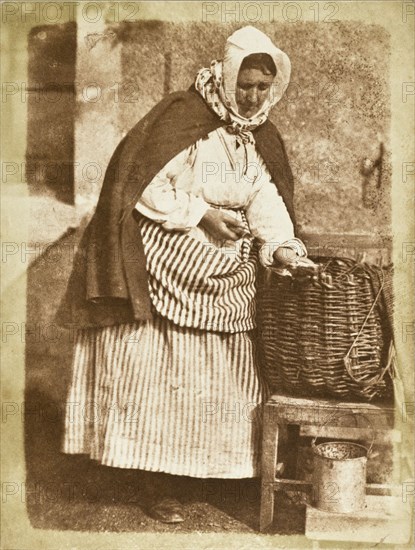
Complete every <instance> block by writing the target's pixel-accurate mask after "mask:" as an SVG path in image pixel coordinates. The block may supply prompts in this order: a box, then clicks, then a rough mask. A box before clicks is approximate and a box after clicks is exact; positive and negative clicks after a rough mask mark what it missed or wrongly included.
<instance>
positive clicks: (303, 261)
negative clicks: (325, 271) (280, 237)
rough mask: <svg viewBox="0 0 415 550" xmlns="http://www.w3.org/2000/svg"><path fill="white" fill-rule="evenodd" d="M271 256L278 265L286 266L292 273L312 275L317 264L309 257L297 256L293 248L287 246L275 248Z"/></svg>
mask: <svg viewBox="0 0 415 550" xmlns="http://www.w3.org/2000/svg"><path fill="white" fill-rule="evenodd" d="M273 257H274V261H275V263H276V264H277V265H278V267H286V268H287V269H289V270H290V271H291V272H292V273H293V274H294V273H295V274H299V275H312V274H313V273H315V271H316V270H317V269H318V266H317V265H316V264H315V263H314V262H313V261H312V260H310V258H306V257H304V256H299V255H298V254H297V252H296V251H295V250H293V249H292V248H290V247H288V246H287V247H284V246H280V247H279V248H277V250H275V252H274V254H273Z"/></svg>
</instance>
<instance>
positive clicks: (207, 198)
mask: <svg viewBox="0 0 415 550" xmlns="http://www.w3.org/2000/svg"><path fill="white" fill-rule="evenodd" d="M212 206H214V207H221V208H224V209H233V210H235V209H243V210H244V211H245V215H246V219H247V221H248V224H249V228H250V231H251V233H252V235H253V236H254V237H255V238H257V239H258V240H259V241H260V243H261V244H262V246H261V248H260V261H261V263H262V264H263V265H265V266H269V265H271V264H272V263H273V256H272V255H273V252H274V251H275V250H276V249H277V248H278V247H279V246H281V245H283V244H284V246H290V247H292V248H294V249H295V250H296V251H297V253H298V254H299V255H300V256H304V255H305V254H306V250H305V247H304V245H303V244H302V242H301V241H300V240H298V239H295V237H294V228H293V224H292V221H291V218H290V216H289V214H288V211H287V208H286V206H285V204H284V201H283V199H282V197H281V196H280V194H279V193H278V190H277V187H276V186H275V185H274V183H273V182H272V180H271V175H270V173H269V171H268V169H267V167H266V166H265V163H264V161H263V160H262V158H261V157H260V156H259V155H258V153H257V151H256V149H255V145H254V144H252V143H248V144H247V145H246V146H244V145H241V144H238V143H237V140H236V137H235V135H233V134H229V133H228V132H227V131H226V129H225V128H223V127H221V128H218V129H217V130H214V131H212V132H210V134H209V135H208V136H207V138H206V139H200V140H199V141H197V142H196V143H195V144H194V145H192V146H191V147H188V148H187V149H184V150H183V151H181V152H180V153H179V154H178V155H176V156H175V157H174V158H173V159H172V160H170V161H169V162H168V163H167V164H166V165H165V166H164V168H163V169H162V170H161V171H160V172H159V173H158V174H157V175H156V176H155V177H154V179H153V180H152V181H151V183H150V184H149V185H148V186H147V187H146V189H145V190H144V193H143V194H142V195H141V197H140V199H139V201H138V202H137V204H136V206H135V208H136V209H137V210H138V211H139V212H140V213H141V214H143V215H144V216H146V217H147V218H150V219H152V220H154V221H157V222H159V223H161V224H163V225H164V227H165V228H166V229H169V230H174V229H188V228H193V227H196V226H197V225H198V223H199V222H200V220H201V219H202V217H203V216H204V214H205V213H206V211H207V210H208V209H209V208H211V207H212Z"/></svg>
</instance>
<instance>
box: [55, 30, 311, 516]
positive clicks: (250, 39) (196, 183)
mask: <svg viewBox="0 0 415 550" xmlns="http://www.w3.org/2000/svg"><path fill="white" fill-rule="evenodd" d="M289 76H290V62H289V59H288V57H287V56H286V54H284V53H283V52H282V51H281V50H279V49H278V48H276V47H275V46H274V45H273V44H272V42H271V40H270V39H269V38H268V37H267V36H266V35H264V34H263V33H262V32H260V31H259V30H257V29H255V28H253V27H245V28H243V29H240V30H238V31H236V32H235V33H234V34H232V36H230V37H229V39H228V40H227V43H226V47H225V55H224V60H223V62H217V61H214V62H212V64H211V67H210V68H209V69H202V70H201V71H199V73H198V75H197V78H196V81H195V84H194V86H192V88H191V89H190V90H189V91H187V92H178V93H175V94H171V95H170V96H168V97H167V98H165V99H164V100H163V101H161V102H160V103H159V104H158V105H156V107H154V108H153V109H152V111H151V112H150V113H149V114H148V115H147V116H146V117H145V118H144V119H143V120H142V121H140V122H139V123H138V124H137V125H136V126H135V127H134V128H133V129H132V130H131V131H130V132H129V134H128V135H127V136H126V137H125V138H124V140H123V141H122V142H121V144H120V145H119V146H118V148H117V150H116V151H115V153H114V155H113V157H112V159H111V162H110V164H109V167H108V170H107V173H106V177H105V181H104V184H103V189H102V192H101V195H100V199H99V202H98V205H97V209H96V212H95V215H94V217H93V219H92V221H91V223H90V225H89V227H88V228H87V231H86V233H85V236H84V239H83V243H82V244H81V252H82V253H80V254H79V257H78V260H77V261H76V265H75V268H74V271H73V274H72V277H71V281H70V284H69V287H68V294H67V304H66V305H64V306H63V308H62V311H63V312H65V313H68V311H69V313H70V316H69V318H68V317H67V319H66V320H67V321H68V320H69V321H70V322H72V323H75V324H76V325H77V326H82V327H85V328H82V329H81V330H79V332H78V337H77V341H76V346H75V355H74V372H73V381H72V385H71V389H70V394H69V398H68V403H71V404H72V407H71V408H68V412H67V418H66V432H65V438H64V443H63V451H64V452H66V453H86V454H88V455H89V456H90V458H92V459H94V460H97V461H98V462H100V463H101V464H105V465H107V466H113V467H118V468H136V469H140V470H142V471H145V472H152V473H153V474H152V475H151V474H148V476H147V480H148V488H149V491H148V492H149V495H148V497H149V498H148V500H149V503H148V510H149V513H150V514H151V515H152V516H153V517H155V518H157V519H159V520H160V521H164V522H167V523H175V522H180V521H183V520H184V512H183V509H182V507H181V505H180V503H179V502H178V501H177V500H176V499H174V498H173V497H174V494H172V492H171V491H172V489H171V487H172V486H173V485H172V484H171V483H170V481H171V480H172V479H173V476H191V477H197V478H250V477H256V476H258V475H259V474H260V470H259V463H260V461H259V458H260V457H259V438H260V422H261V417H260V405H261V403H262V402H263V400H264V399H265V398H266V387H265V385H264V383H263V380H262V379H261V376H260V372H259V370H258V363H257V357H256V349H255V342H254V339H253V331H254V329H255V326H256V325H255V281H256V276H257V269H258V264H259V265H262V266H270V265H272V264H278V265H279V267H280V268H281V269H283V268H285V267H293V266H295V265H296V264H297V263H298V261H299V259H300V258H302V257H304V256H305V255H306V250H305V247H304V245H303V244H302V242H301V241H299V240H298V239H296V238H295V236H294V225H293V208H292V177H291V172H290V170H289V166H288V162H287V158H286V154H285V150H284V147H283V144H282V140H281V138H280V136H279V134H278V132H277V130H276V128H275V127H274V126H273V125H272V124H271V123H270V122H269V121H268V120H267V116H268V113H269V111H270V109H271V108H272V107H273V106H274V105H275V104H276V103H277V102H278V101H279V100H280V99H281V96H282V94H283V92H284V91H285V89H286V87H287V85H288V82H289ZM68 303H69V305H70V308H69V309H68ZM73 404H75V406H74V405H73ZM156 472H158V474H157V475H156V474H155V473H156ZM150 488H151V489H152V490H151V491H150Z"/></svg>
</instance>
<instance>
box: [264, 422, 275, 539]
mask: <svg viewBox="0 0 415 550" xmlns="http://www.w3.org/2000/svg"><path fill="white" fill-rule="evenodd" d="M278 432H279V428H278V424H273V422H271V421H268V422H265V423H264V433H263V439H262V467H261V476H262V479H261V512H260V520H259V530H260V531H261V532H264V531H266V530H267V529H269V528H270V527H271V526H272V521H273V518H274V500H275V495H274V488H275V468H276V465H277V456H278Z"/></svg>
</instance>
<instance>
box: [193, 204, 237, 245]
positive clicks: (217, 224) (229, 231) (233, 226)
mask: <svg viewBox="0 0 415 550" xmlns="http://www.w3.org/2000/svg"><path fill="white" fill-rule="evenodd" d="M199 225H200V226H201V227H202V228H203V229H205V230H206V231H207V232H208V233H209V234H210V235H211V236H212V237H214V238H215V239H217V240H218V241H237V240H238V239H240V238H241V237H242V236H243V235H244V234H245V233H246V227H245V226H244V225H243V223H242V222H240V221H239V220H237V219H235V218H234V217H233V216H231V215H230V214H228V213H226V212H223V210H218V209H216V208H209V210H208V211H207V212H206V214H205V215H204V216H203V218H202V219H201V220H200V222H199Z"/></svg>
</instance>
